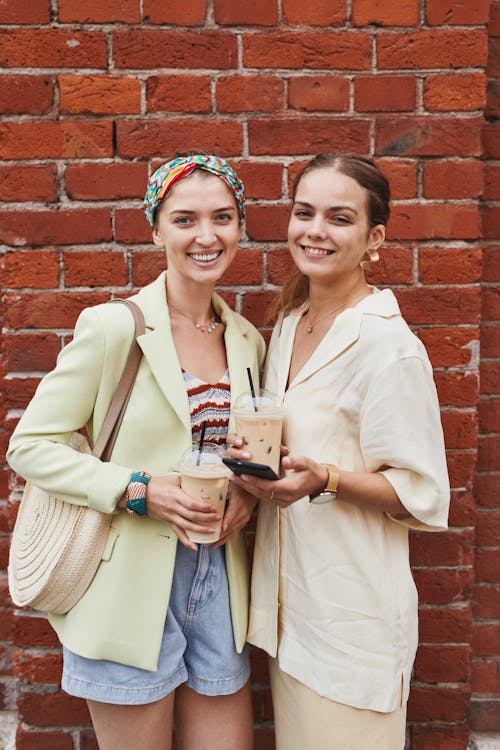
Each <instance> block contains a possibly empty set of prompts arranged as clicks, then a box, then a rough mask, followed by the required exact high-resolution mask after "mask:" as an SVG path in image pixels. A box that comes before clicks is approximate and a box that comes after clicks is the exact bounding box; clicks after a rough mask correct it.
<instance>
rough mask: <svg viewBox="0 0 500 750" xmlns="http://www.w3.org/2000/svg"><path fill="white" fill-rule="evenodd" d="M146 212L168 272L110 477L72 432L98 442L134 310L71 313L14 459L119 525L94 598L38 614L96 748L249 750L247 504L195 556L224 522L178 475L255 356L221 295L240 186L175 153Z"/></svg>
mask: <svg viewBox="0 0 500 750" xmlns="http://www.w3.org/2000/svg"><path fill="white" fill-rule="evenodd" d="M144 210H145V212H146V216H147V219H148V221H149V223H150V225H151V227H152V235H153V242H154V244H155V245H156V246H157V247H160V248H162V249H163V250H164V251H165V254H166V261H167V271H166V272H164V273H162V274H160V276H159V277H158V278H157V279H156V281H154V282H153V283H151V284H149V285H148V286H146V287H144V288H143V289H142V290H141V291H140V292H139V293H138V294H136V295H134V296H133V297H132V299H133V300H134V301H135V302H136V303H137V304H138V305H139V307H140V308H141V310H142V312H143V314H144V318H145V323H146V333H145V334H144V335H143V336H140V337H139V339H138V340H139V344H140V347H141V349H142V352H143V357H142V360H141V364H140V368H139V372H138V375H137V379H136V381H135V385H134V389H133V391H132V395H131V398H130V401H129V404H128V407H127V412H126V414H125V417H124V420H123V422H122V425H121V428H120V432H119V436H118V440H117V443H116V445H115V448H114V451H113V454H112V457H111V461H110V462H108V463H102V462H99V461H98V459H96V458H95V457H93V456H88V455H82V454H78V453H76V452H75V451H73V450H72V449H71V448H70V447H69V446H67V445H66V443H67V441H68V439H69V435H70V434H71V432H72V431H73V430H75V429H79V428H81V427H82V426H86V427H87V429H88V431H89V434H90V435H92V434H95V432H96V429H98V426H99V425H98V424H97V422H98V417H97V418H96V412H97V411H98V408H97V406H96V401H97V398H98V397H99V398H100V399H102V398H103V395H102V394H105V396H104V397H106V395H107V396H108V397H109V398H111V395H112V392H113V389H114V388H115V387H116V383H117V380H118V378H119V375H120V373H121V371H122V368H123V365H124V361H125V357H126V354H127V352H128V348H129V346H130V343H131V340H132V337H133V319H132V316H131V315H130V312H129V311H128V310H127V309H126V308H125V306H123V305H106V304H104V305H97V306H96V307H92V308H88V309H86V310H84V311H83V312H82V314H81V315H80V317H79V319H78V322H77V325H76V328H75V333H74V338H73V340H72V342H71V343H70V344H69V345H68V346H67V347H65V348H64V349H63V351H62V352H61V354H60V356H59V358H58V361H57V365H56V367H55V369H54V370H53V371H52V372H51V373H49V374H48V375H47V376H46V377H45V378H44V379H43V380H42V382H41V384H40V386H39V388H38V390H37V392H36V394H35V396H34V398H33V400H32V401H31V403H30V404H29V405H28V407H27V409H26V411H25V413H24V415H23V417H22V418H21V420H20V422H19V424H18V426H17V428H16V430H15V432H14V435H13V436H12V439H11V442H10V446H9V452H8V459H9V462H10V465H11V466H12V468H13V469H14V470H15V471H17V472H18V473H19V474H21V475H22V476H23V477H26V478H27V479H29V480H30V481H31V482H33V483H34V484H35V485H36V486H39V487H42V488H43V489H45V490H47V491H50V492H53V493H54V494H59V495H62V496H64V497H66V498H67V499H70V500H74V502H76V503H78V504H88V505H90V506H93V507H95V508H97V509H98V510H100V511H104V512H106V513H115V516H114V519H113V523H112V532H113V536H112V544H110V543H109V539H108V545H107V548H106V551H105V555H104V559H103V561H102V562H101V565H100V566H99V568H98V571H97V573H96V575H95V577H94V579H93V581H92V583H91V585H90V587H89V588H88V589H87V591H86V592H85V594H84V595H83V597H82V598H81V599H80V600H79V601H78V603H77V604H76V605H75V606H74V607H73V608H72V609H71V610H70V611H69V612H68V613H67V614H65V615H55V614H50V613H49V620H50V622H51V624H52V626H53V627H54V629H55V630H56V632H57V634H58V636H59V638H60V640H61V642H62V644H63V646H64V649H63V652H64V670H63V678H62V687H63V689H64V690H65V691H66V692H68V693H69V694H71V695H75V696H79V697H82V698H86V699H87V701H88V706H89V710H90V714H91V717H92V722H93V725H94V729H95V732H96V735H97V740H98V743H99V747H100V748H101V750H116V748H117V747H119V748H120V749H121V750H128V749H129V748H130V750H136V749H137V748H139V747H140V748H147V750H169V748H171V743H172V729H173V727H174V726H175V731H176V737H177V746H178V747H179V748H182V750H233V749H234V748H238V750H251V748H252V747H253V742H252V713H251V702H250V688H249V674H250V670H249V663H248V653H247V647H246V646H245V638H246V632H247V618H248V612H247V601H248V581H247V569H246V546H245V541H244V538H243V536H242V532H241V529H242V528H243V527H244V525H245V524H246V522H247V521H248V518H249V516H250V514H251V512H252V509H253V507H254V499H253V498H251V497H250V496H247V495H246V494H245V493H244V492H242V491H241V490H239V489H238V488H235V491H234V492H233V491H232V490H231V493H230V500H229V503H228V510H227V512H226V515H225V516H224V521H223V527H222V528H223V532H222V534H223V535H222V537H221V539H220V541H219V542H218V543H217V544H214V545H211V544H199V545H196V544H194V543H193V542H191V541H190V540H189V538H188V536H187V532H188V531H192V532H197V533H200V532H201V533H203V532H204V531H207V532H208V531H210V527H207V526H206V523H207V522H208V523H209V524H210V523H212V524H214V523H215V522H216V521H218V520H220V516H218V515H217V513H216V512H215V508H214V507H213V506H212V505H210V504H207V503H202V502H201V501H198V500H195V499H193V498H191V497H190V496H188V495H186V494H185V493H184V492H183V491H182V490H181V488H180V480H179V474H178V473H176V465H177V462H178V460H179V458H180V456H181V455H182V453H183V452H184V451H185V450H186V449H188V448H189V447H190V446H191V444H192V442H193V441H196V440H198V439H199V437H200V430H201V426H202V423H203V422H205V440H210V441H211V442H215V443H219V444H224V443H225V441H226V435H227V431H228V424H229V416H230V415H229V412H230V404H231V402H233V401H234V399H235V398H236V397H237V396H238V395H239V394H240V393H241V392H243V391H244V390H246V389H247V382H248V381H247V372H246V370H247V367H249V368H250V369H251V372H252V374H253V377H254V378H255V379H256V380H258V376H259V367H260V364H261V362H262V359H263V356H264V343H263V340H262V337H261V336H260V334H259V333H258V332H257V331H256V330H255V328H254V327H253V326H252V325H251V324H250V323H248V322H247V321H246V320H245V319H244V318H242V317H241V316H240V315H238V314H237V313H235V312H233V311H232V310H231V309H230V308H229V307H228V305H227V304H226V303H225V302H224V301H223V300H222V299H221V297H219V296H218V295H217V294H215V293H214V287H215V285H216V284H217V283H218V282H219V281H220V279H221V277H222V275H223V274H224V272H225V271H226V269H227V268H228V267H229V265H230V264H231V263H232V261H233V260H234V258H235V256H236V253H237V250H238V242H239V239H240V227H241V223H242V221H243V219H244V212H245V209H244V190H243V185H242V183H241V181H240V180H239V178H238V176H237V175H236V173H235V172H234V171H233V169H232V168H231V167H230V165H229V164H228V163H227V162H226V161H224V160H223V159H220V158H218V157H216V156H210V155H203V154H193V155H181V156H178V157H176V158H175V159H173V160H171V161H169V162H167V163H166V164H163V165H162V166H161V167H160V168H159V169H157V170H156V172H155V173H154V174H153V175H152V177H151V179H150V180H149V184H148V188H147V191H146V197H145V200H144ZM94 407H96V409H94ZM100 412H102V404H99V413H100ZM139 496H140V497H139ZM137 499H139V500H140V502H139V503H137V502H136V500H137ZM133 501H134V502H133ZM127 511H128V512H127ZM203 523H205V525H203ZM178 542H180V543H178Z"/></svg>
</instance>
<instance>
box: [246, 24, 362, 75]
mask: <svg viewBox="0 0 500 750" xmlns="http://www.w3.org/2000/svg"><path fill="white" fill-rule="evenodd" d="M243 64H244V65H245V66H246V67H249V68H292V69H294V68H313V69H314V68H328V69H332V70H333V69H337V70H342V69H354V70H368V69H369V68H370V66H371V40H370V35H369V34H367V33H365V32H363V31H322V32H314V31H300V32H294V31H290V32H286V33H285V32H282V31H270V32H268V33H267V34H265V35H261V34H245V35H244V36H243Z"/></svg>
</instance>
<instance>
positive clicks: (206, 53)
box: [0, 0, 500, 750]
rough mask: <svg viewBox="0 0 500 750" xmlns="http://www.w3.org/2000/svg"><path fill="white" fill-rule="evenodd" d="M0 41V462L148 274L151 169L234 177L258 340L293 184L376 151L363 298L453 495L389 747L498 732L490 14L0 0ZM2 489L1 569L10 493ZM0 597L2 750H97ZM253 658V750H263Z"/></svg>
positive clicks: (427, 544)
mask: <svg viewBox="0 0 500 750" xmlns="http://www.w3.org/2000/svg"><path fill="white" fill-rule="evenodd" d="M0 24H1V27H0V66H1V67H2V70H1V72H0V106H1V107H2V108H3V113H4V115H3V117H2V121H1V122H0V159H2V160H3V161H2V163H1V165H0V200H2V201H4V205H3V212H2V215H1V219H0V242H1V243H3V244H2V254H1V256H0V263H1V274H2V286H3V296H2V307H1V310H0V313H1V315H2V319H3V325H4V336H3V341H2V346H3V348H2V358H1V360H0V366H1V368H2V376H3V378H2V388H3V400H2V407H1V408H2V417H3V419H2V425H3V427H2V428H1V429H0V434H1V440H2V447H3V448H5V444H6V442H7V440H8V436H9V434H10V432H11V430H12V427H13V426H14V424H15V421H16V419H17V417H18V415H19V412H20V410H22V408H23V407H24V405H25V404H26V402H27V400H28V399H29V398H30V396H31V395H32V393H33V391H34V388H35V386H36V384H37V382H38V379H39V377H40V373H42V372H44V371H47V370H48V369H50V367H52V365H53V364H54V361H55V357H56V354H57V352H58V350H59V349H60V346H61V345H62V344H63V343H64V341H65V340H66V339H67V337H68V335H70V332H71V328H72V326H73V324H74V322H75V319H76V316H77V315H78V313H79V311H80V310H81V309H82V307H84V306H86V305H89V304H95V303H97V302H101V301H103V300H106V299H108V298H109V296H110V293H112V292H117V293H120V294H127V293H130V292H131V291H132V290H133V289H135V288H137V287H139V286H142V285H144V284H146V283H147V282H148V281H150V280H151V279H152V278H154V276H155V275H156V274H157V272H158V271H159V269H160V268H161V267H162V263H163V258H162V254H161V253H158V252H157V251H156V250H155V249H154V248H153V246H152V245H151V244H150V242H149V230H148V226H147V224H146V221H145V218H144V216H143V214H142V212H141V210H140V208H139V206H140V199H141V197H142V195H143V192H144V186H145V182H146V179H147V175H148V173H149V169H150V167H151V165H155V164H157V163H159V161H160V160H162V159H163V158H164V157H165V156H168V155H169V154H171V153H172V152H174V151H175V150H177V149H183V148H193V147H198V148H200V149H208V150H213V151H215V152H217V153H220V154H221V155H225V156H227V157H229V158H230V159H231V160H232V161H233V163H234V164H235V165H236V166H237V168H238V171H239V172H240V174H241V175H242V177H243V178H244V179H245V182H246V185H247V193H248V197H249V210H248V220H247V238H246V239H245V241H244V242H243V243H242V249H241V254H240V256H239V258H238V260H237V261H236V262H235V264H234V266H233V268H232V269H230V270H229V271H228V273H227V275H226V277H225V279H224V285H223V290H224V293H225V295H226V297H227V298H228V299H229V300H230V301H231V302H233V303H234V304H235V305H236V306H237V308H238V309H239V310H241V311H242V312H243V313H244V314H246V315H248V317H250V318H251V319H252V320H253V321H254V322H255V323H257V324H258V325H262V324H263V322H264V317H263V312H264V308H265V306H266V304H267V302H268V300H270V299H271V298H272V297H273V294H274V291H275V289H276V287H277V285H279V284H280V283H281V281H282V279H283V278H284V275H285V274H286V272H287V269H288V266H289V262H288V257H287V252H286V249H285V237H286V232H285V229H286V221H287V213H288V200H289V186H290V181H291V179H292V178H293V176H294V175H295V174H296V172H297V169H298V168H299V166H300V164H302V163H303V162H304V161H305V160H306V159H307V158H308V157H309V156H310V155H312V154H314V153H317V152H318V151H322V150H333V149H340V150H342V149H343V150H349V151H356V152H358V153H365V154H366V153H369V154H374V155H375V157H376V159H377V160H378V163H379V164H380V166H381V168H382V169H383V170H384V171H385V172H386V173H387V175H388V176H389V177H390V179H391V182H392V186H393V193H394V206H393V215H392V218H391V222H390V225H389V233H388V242H387V243H386V248H385V250H384V251H383V252H382V253H381V262H380V263H379V264H378V267H377V268H376V270H375V271H374V272H373V273H372V277H371V280H372V281H373V282H374V283H377V284H381V285H387V286H391V287H392V288H393V289H394V291H395V293H396V294H397V296H398V299H399V301H400V303H401V307H402V309H403V313H404V315H405V316H406V318H407V320H408V321H409V322H410V324H411V325H412V326H413V327H414V328H415V330H416V331H417V332H418V334H419V335H420V336H421V338H422V340H423V341H424V343H425V345H426V346H427V348H428V351H429V355H430V357H431V360H432V362H433V365H434V367H435V376H436V382H437V386H438V390H439V395H440V399H441V403H442V409H443V423H444V428H445V433H446V441H447V447H448V457H449V467H450V476H451V483H452V487H453V501H452V510H451V519H450V522H451V527H450V530H449V531H448V532H447V533H445V534H441V535H425V534H413V535H412V539H411V549H412V562H413V566H414V574H415V579H416V582H417V585H418V588H419V592H420V601H421V624H420V638H421V646H420V649H419V653H418V656H417V660H416V665H415V676H414V685H413V690H412V695H411V698H410V704H409V710H408V718H409V738H410V740H409V741H410V744H411V749H412V750H433V749H434V748H440V749H442V750H465V748H466V747H467V743H468V740H469V733H470V731H471V730H472V731H473V732H475V733H482V732H488V733H494V732H500V710H499V706H500V678H499V674H500V668H499V663H500V642H499V627H498V626H499V620H500V575H499V570H500V564H499V562H500V552H499V528H500V501H499V493H498V489H497V487H498V476H499V472H500V455H499V427H498V418H497V415H498V411H499V391H500V383H499V380H498V368H497V369H495V368H496V367H497V365H498V358H499V356H500V355H499V350H498V341H499V338H500V337H499V336H498V328H499V325H498V318H499V303H498V289H497V288H496V287H495V285H496V284H497V283H498V281H499V275H500V266H499V262H498V257H499V251H498V234H499V233H498V229H495V219H496V218H498V206H499V200H500V195H499V192H498V182H499V181H498V174H499V166H498V164H499V163H500V140H499V129H498V123H497V120H496V118H497V116H498V108H499V105H498V101H499V99H498V86H499V83H498V77H499V66H498V54H496V58H495V52H496V53H498V44H499V40H498V37H499V36H500V0H491V2H489V0H474V2H472V1H471V0H399V2H394V0H328V1H327V0H316V2H310V3H307V2H304V1H303V0H300V1H299V0H281V2H277V0H252V2H247V3H244V2H241V3H238V2H234V0H208V2H206V1H205V0H182V2H180V1H179V0H169V2H165V3H158V2H153V0H142V2H140V0H116V2H113V3H111V2H105V1H104V0H86V2H84V3H82V2H77V0H53V1H52V2H51V1H50V0H30V2H26V1H25V0H4V1H3V2H2V3H0ZM488 29H489V44H488ZM488 51H489V58H488ZM488 59H489V62H488ZM488 76H489V84H488V86H487V77H488ZM479 376H481V379H480V378H479ZM0 476H1V482H2V483H1V488H0V496H1V497H2V498H3V500H0V567H1V568H3V569H4V570H5V566H6V562H7V554H8V534H9V529H10V527H11V524H12V520H13V518H14V516H15V511H16V504H17V501H18V498H19V485H18V484H17V482H16V479H15V477H12V476H11V477H10V485H9V472H8V470H7V467H5V465H4V468H3V471H2V472H1V474H0ZM9 493H10V494H9ZM0 586H1V592H2V598H1V601H0V604H1V609H0V654H1V659H0V702H1V705H2V707H3V708H4V709H8V710H14V711H17V712H18V716H19V726H18V738H17V747H18V748H19V749H20V750H32V749H34V748H37V750H49V749H50V750H70V749H71V748H73V747H74V748H75V749H76V748H80V750H82V749H83V748H86V749H88V750H90V749H91V748H95V747H96V745H95V740H94V739H93V735H92V732H91V730H90V728H89V719H88V715H87V712H86V709H85V708H84V705H83V703H82V702H80V701H77V700H73V699H70V698H69V697H67V696H66V695H65V694H64V693H61V692H60V690H59V687H58V680H59V674H60V653H59V649H58V645H57V641H56V638H55V636H54V635H53V634H52V632H51V630H50V628H49V627H48V625H47V623H46V621H45V619H44V618H42V617H37V616H33V615H32V614H30V613H26V612H14V611H13V610H12V608H11V606H10V604H9V599H8V593H7V584H6V576H5V574H3V575H1V576H0ZM253 656H254V671H253V680H254V697H255V701H254V705H255V721H256V727H257V729H256V737H257V743H256V744H257V750H271V748H272V747H273V739H272V711H271V702H270V695H269V690H268V686H267V676H266V668H265V660H264V659H263V657H262V655H261V654H259V653H256V652H255V653H254V655H253ZM78 742H79V743H80V744H78Z"/></svg>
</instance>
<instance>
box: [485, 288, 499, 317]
mask: <svg viewBox="0 0 500 750" xmlns="http://www.w3.org/2000/svg"><path fill="white" fill-rule="evenodd" d="M482 311H483V317H482V319H483V322H485V321H488V320H493V321H496V320H499V319H500V289H498V288H497V287H493V286H492V287H488V286H486V287H484V288H483V305H482Z"/></svg>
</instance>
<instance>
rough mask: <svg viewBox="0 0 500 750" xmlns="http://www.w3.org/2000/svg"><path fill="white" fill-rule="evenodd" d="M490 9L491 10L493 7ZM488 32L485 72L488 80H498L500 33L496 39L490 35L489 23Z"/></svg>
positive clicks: (499, 69) (499, 74)
mask: <svg viewBox="0 0 500 750" xmlns="http://www.w3.org/2000/svg"><path fill="white" fill-rule="evenodd" d="M491 7H492V8H493V6H491ZM492 12H493V11H492ZM488 30H489V32H490V35H489V40H488V47H489V54H488V66H487V68H486V72H487V73H488V76H489V78H498V77H499V76H500V60H499V59H498V57H499V53H500V33H499V34H498V36H497V37H496V38H495V37H493V36H492V35H491V21H490V23H489V25H488Z"/></svg>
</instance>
